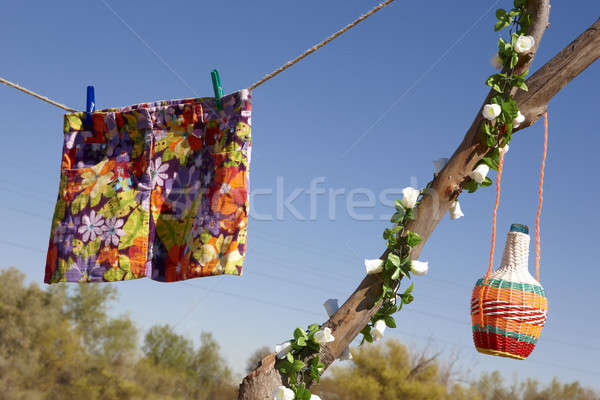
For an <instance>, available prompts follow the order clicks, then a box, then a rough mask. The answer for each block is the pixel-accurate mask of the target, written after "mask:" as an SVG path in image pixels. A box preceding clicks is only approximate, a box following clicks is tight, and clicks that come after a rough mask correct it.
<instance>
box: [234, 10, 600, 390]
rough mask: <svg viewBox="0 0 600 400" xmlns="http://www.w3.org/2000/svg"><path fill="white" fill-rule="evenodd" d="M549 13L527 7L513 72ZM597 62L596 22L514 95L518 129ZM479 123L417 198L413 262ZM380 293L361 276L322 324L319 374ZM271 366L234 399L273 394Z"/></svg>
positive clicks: (448, 197)
mask: <svg viewBox="0 0 600 400" xmlns="http://www.w3.org/2000/svg"><path fill="white" fill-rule="evenodd" d="M549 12H550V4H549V0H536V1H531V2H530V13H531V15H533V16H534V18H533V23H532V26H531V29H530V32H529V34H530V35H532V36H533V37H534V38H535V41H536V47H535V49H534V50H533V51H532V52H531V53H530V55H529V56H528V57H526V58H525V59H524V60H522V61H521V62H520V63H519V65H518V66H517V69H518V71H517V72H522V71H524V70H525V69H527V68H529V65H530V64H531V61H532V60H533V56H534V54H535V51H536V50H537V46H539V44H540V42H541V38H542V35H543V33H544V30H545V29H546V27H547V26H548V17H549ZM598 57H600V19H599V20H598V21H596V22H595V23H594V24H593V25H592V26H591V27H590V28H589V29H588V30H586V31H585V32H584V33H582V34H581V35H580V36H579V37H578V38H577V39H576V40H575V41H573V42H572V43H571V44H569V45H568V46H567V47H566V48H565V49H563V50H562V51H561V52H560V53H558V54H557V55H556V56H555V57H554V58H553V59H552V60H550V61H549V62H548V63H546V64H545V65H544V66H543V67H542V68H540V69H539V70H538V71H537V72H536V73H535V74H533V75H532V76H531V77H530V78H529V79H528V80H527V85H528V86H529V91H528V92H522V91H521V92H519V94H518V95H516V98H515V100H516V101H517V104H518V105H519V109H520V110H521V112H522V113H523V114H524V115H525V117H526V120H525V122H524V123H523V124H521V129H522V128H524V127H527V126H529V125H531V124H533V123H534V122H535V121H536V120H537V119H538V118H539V117H540V116H541V115H542V114H543V112H544V111H545V110H546V108H547V105H548V102H549V101H550V100H551V99H552V98H553V97H554V96H555V95H556V94H557V93H558V92H559V91H560V89H562V88H563V87H564V86H565V85H567V84H568V83H569V82H570V81H571V80H572V79H573V78H574V77H575V76H577V75H579V74H580V73H581V72H582V71H583V70H585V68H587V67H588V66H589V65H590V64H591V63H593V62H594V61H595V60H596V59H597V58H598ZM491 96H492V93H490V94H488V96H487V97H486V99H485V101H484V104H485V103H486V102H487V101H488V100H489V98H490V97H491ZM482 107H483V105H482ZM481 122H482V117H481V108H480V109H479V110H478V112H477V115H476V117H475V120H474V121H473V123H472V125H471V127H470V128H469V130H468V131H467V133H466V134H465V137H464V139H463V141H462V142H461V144H460V145H459V146H458V148H457V149H456V151H455V152H454V154H453V155H452V157H451V158H450V160H449V161H448V163H447V164H446V166H445V168H444V169H443V170H442V171H441V172H440V173H439V174H437V175H436V177H435V178H434V180H433V183H432V185H431V189H430V190H429V192H428V193H427V194H426V195H425V196H424V197H423V199H422V201H421V203H420V204H419V207H418V209H417V218H416V219H415V220H414V221H412V223H411V224H410V225H409V226H408V229H410V230H411V231H413V232H417V233H418V234H419V235H420V236H421V238H422V239H423V240H422V242H421V243H420V245H419V246H417V247H416V248H414V249H413V252H412V254H411V257H412V258H413V259H416V258H417V257H418V256H419V254H420V252H421V249H422V247H423V245H424V244H425V242H426V241H427V239H428V238H429V236H430V235H431V233H432V232H433V230H434V229H435V227H436V226H437V224H438V223H439V222H440V220H441V219H442V217H443V216H444V215H445V214H446V212H447V211H448V209H449V206H450V203H451V201H452V200H454V199H455V198H456V197H457V196H458V194H459V193H460V191H461V190H462V187H463V185H464V183H465V182H466V181H467V180H468V174H469V173H470V172H471V171H472V170H473V168H474V167H475V165H476V164H477V162H478V161H479V160H481V158H482V157H483V156H484V155H485V154H486V153H487V151H488V150H489V148H488V147H487V146H485V145H483V144H482V143H481V140H480V136H481V135H480V126H481ZM384 255H385V253H384ZM380 291H381V279H380V278H379V276H377V275H369V276H367V277H366V278H365V279H363V281H362V282H361V283H360V284H359V286H358V288H357V289H356V290H355V291H354V293H353V294H352V295H351V296H350V297H349V298H348V300H346V302H345V303H344V304H343V305H342V307H340V309H339V310H338V311H337V312H336V313H335V314H334V315H333V316H332V317H331V318H330V319H329V320H328V321H327V322H326V323H325V326H328V327H329V328H331V330H332V331H333V335H334V336H335V338H336V340H335V341H334V342H331V343H328V344H327V345H324V346H322V350H321V354H320V357H321V360H322V361H323V363H324V364H325V368H327V367H328V366H329V365H330V364H331V363H333V361H334V360H335V359H336V358H337V357H338V356H339V355H340V354H341V353H342V352H343V351H344V348H345V347H346V346H348V345H349V344H350V343H351V342H352V340H354V338H355V337H356V336H357V335H358V334H359V332H360V330H361V329H362V328H363V327H364V326H365V325H366V324H367V323H368V322H369V320H370V319H371V317H372V315H373V314H374V313H375V312H376V311H377V309H378V307H379V304H376V305H374V304H373V303H374V300H375V299H376V298H377V297H378V295H379V294H380ZM275 363H276V359H275V356H274V354H271V355H269V356H267V357H265V358H264V359H263V360H262V363H261V365H260V366H259V367H258V368H257V369H255V370H254V371H253V372H252V373H251V374H250V375H248V376H247V377H246V378H244V380H243V382H242V383H241V385H240V391H239V397H238V399H239V400H259V399H260V400H263V399H270V396H271V394H272V392H273V390H274V388H276V387H277V386H278V385H281V384H282V379H281V375H280V374H279V372H278V371H277V370H276V369H275Z"/></svg>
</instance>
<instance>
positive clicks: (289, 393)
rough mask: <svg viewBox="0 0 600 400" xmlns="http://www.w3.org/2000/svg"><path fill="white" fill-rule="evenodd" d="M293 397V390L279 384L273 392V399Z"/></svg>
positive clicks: (283, 399) (286, 399)
mask: <svg viewBox="0 0 600 400" xmlns="http://www.w3.org/2000/svg"><path fill="white" fill-rule="evenodd" d="M295 397H296V395H295V394H294V391H293V390H292V389H290V388H286V387H285V386H279V387H278V388H277V389H275V391H274V392H273V400H294V398H295Z"/></svg>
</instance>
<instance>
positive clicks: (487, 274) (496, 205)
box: [479, 148, 504, 329]
mask: <svg viewBox="0 0 600 400" xmlns="http://www.w3.org/2000/svg"><path fill="white" fill-rule="evenodd" d="M503 165H504V148H501V149H500V160H499V161H498V176H497V177H496V204H495V205H494V215H493V217H492V246H491V248H490V263H489V265H488V270H487V273H486V274H485V279H484V280H483V285H482V286H481V289H479V316H480V318H481V320H480V326H481V328H482V329H483V295H484V293H483V291H484V289H485V287H486V285H487V283H488V278H489V277H490V274H491V273H492V266H493V265H494V250H495V248H496V216H497V215H498V204H499V203H500V178H501V177H502V167H503Z"/></svg>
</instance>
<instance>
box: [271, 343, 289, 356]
mask: <svg viewBox="0 0 600 400" xmlns="http://www.w3.org/2000/svg"><path fill="white" fill-rule="evenodd" d="M291 350H292V343H291V342H285V343H281V344H278V345H276V346H275V352H276V353H277V358H283V357H285V356H286V355H287V353H289V352H290V351H291Z"/></svg>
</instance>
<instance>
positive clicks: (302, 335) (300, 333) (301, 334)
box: [294, 328, 308, 340]
mask: <svg viewBox="0 0 600 400" xmlns="http://www.w3.org/2000/svg"><path fill="white" fill-rule="evenodd" d="M299 338H304V339H306V338H308V335H307V334H306V332H304V330H303V329H300V328H296V329H294V339H296V340H298V339H299Z"/></svg>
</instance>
